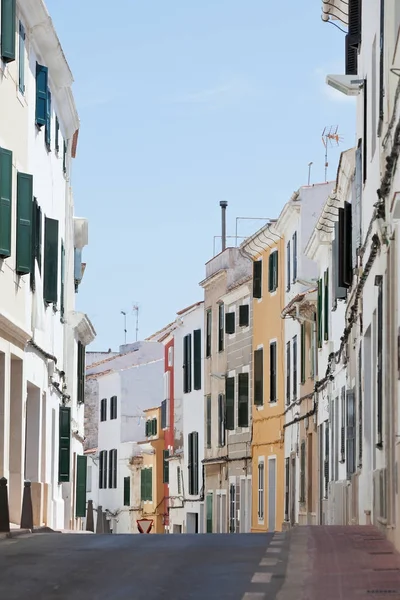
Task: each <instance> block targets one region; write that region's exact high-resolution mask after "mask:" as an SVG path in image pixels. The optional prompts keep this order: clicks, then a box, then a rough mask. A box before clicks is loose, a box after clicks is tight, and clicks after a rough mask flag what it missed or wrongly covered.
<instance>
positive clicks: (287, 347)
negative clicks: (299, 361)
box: [286, 342, 291, 404]
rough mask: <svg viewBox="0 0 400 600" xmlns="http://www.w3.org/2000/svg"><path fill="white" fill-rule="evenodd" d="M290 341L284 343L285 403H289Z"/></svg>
mask: <svg viewBox="0 0 400 600" xmlns="http://www.w3.org/2000/svg"><path fill="white" fill-rule="evenodd" d="M290 362H291V360H290V342H287V344H286V404H290V392H291V389H290Z"/></svg>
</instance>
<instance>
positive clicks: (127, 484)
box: [124, 477, 131, 506]
mask: <svg viewBox="0 0 400 600" xmlns="http://www.w3.org/2000/svg"><path fill="white" fill-rule="evenodd" d="M130 505H131V478H130V477H124V506H130Z"/></svg>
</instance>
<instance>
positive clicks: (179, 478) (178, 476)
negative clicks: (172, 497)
mask: <svg viewBox="0 0 400 600" xmlns="http://www.w3.org/2000/svg"><path fill="white" fill-rule="evenodd" d="M181 478H182V472H181V468H180V467H176V482H177V487H178V494H179V495H181V494H182V481H181Z"/></svg>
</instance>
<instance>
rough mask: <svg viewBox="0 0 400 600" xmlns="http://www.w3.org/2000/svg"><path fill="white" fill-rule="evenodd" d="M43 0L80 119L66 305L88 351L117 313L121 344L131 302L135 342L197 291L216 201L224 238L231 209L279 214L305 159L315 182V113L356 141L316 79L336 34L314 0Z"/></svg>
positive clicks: (345, 103)
mask: <svg viewBox="0 0 400 600" xmlns="http://www.w3.org/2000/svg"><path fill="white" fill-rule="evenodd" d="M47 6H48V9H49V12H50V14H51V16H52V18H53V21H54V23H55V26H56V29H57V32H58V35H59V38H60V40H61V43H62V45H63V49H64V52H65V54H66V57H67V60H68V62H69V64H70V66H71V69H72V72H73V74H74V79H75V83H74V87H73V90H74V95H75V99H76V104H77V108H78V112H79V115H80V119H81V130H80V135H79V146H78V153H77V158H76V160H75V161H74V165H73V188H74V197H75V207H76V214H77V215H78V216H85V217H87V218H88V219H89V246H88V247H87V248H85V250H84V259H85V261H86V262H87V268H86V272H85V276H84V279H83V282H82V285H81V287H80V290H79V293H78V296H77V305H78V309H79V310H82V311H84V312H86V313H87V314H88V315H89V317H90V318H91V320H92V322H93V324H94V326H95V329H96V331H97V339H96V341H95V342H94V343H93V344H92V346H91V347H90V349H91V350H94V349H96V350H107V349H108V348H112V349H117V348H118V346H119V344H122V343H123V342H124V333H123V316H122V315H121V310H125V311H127V313H128V341H133V340H134V326H135V323H134V316H133V314H132V310H131V306H132V304H133V303H134V302H136V303H138V304H139V307H140V316H139V337H140V338H144V337H146V336H148V335H150V334H151V333H153V332H154V331H156V330H158V329H160V328H161V327H162V326H163V325H165V324H167V323H168V322H170V321H172V320H173V319H174V318H175V313H176V311H178V310H180V309H182V308H184V307H185V306H187V305H189V304H191V303H192V302H195V301H197V300H199V299H201V298H202V289H201V288H200V287H199V285H198V282H199V281H201V279H203V278H204V272H205V271H204V264H205V262H206V261H207V260H209V259H210V258H211V257H212V254H213V237H214V235H219V234H220V208H219V201H220V200H227V201H228V203H229V205H228V215H227V216H228V234H229V235H234V233H235V222H236V217H237V216H249V217H276V216H278V214H279V212H280V210H281V208H282V206H283V204H284V203H285V202H286V201H287V200H288V199H289V197H290V195H291V194H292V192H293V191H294V190H295V189H297V188H298V187H299V186H300V185H303V184H306V183H307V174H308V166H307V165H308V163H309V162H310V161H312V162H313V163H314V164H313V166H312V172H311V181H312V182H314V183H316V182H321V181H323V180H324V147H323V145H322V142H321V133H322V130H323V128H324V126H325V125H335V126H336V125H339V127H340V133H341V134H342V136H343V138H344V139H343V143H342V144H341V147H340V149H341V150H344V149H346V148H349V147H351V146H353V145H354V141H355V133H354V131H355V129H354V124H355V121H354V119H355V104H354V101H353V100H352V99H348V98H346V97H345V96H343V95H341V94H340V93H339V92H336V91H335V90H332V89H331V88H328V87H327V86H326V85H325V75H326V74H327V73H343V72H344V34H343V33H341V32H340V31H339V30H338V29H336V28H335V27H333V26H332V25H329V24H327V23H323V22H322V21H321V3H320V2H318V1H317V2H298V0H287V2H285V3H271V2H265V0H248V1H247V2H244V1H243V0H169V1H168V2H166V0H146V1H145V2H143V1H140V2H139V1H138V0H137V1H135V0H118V1H116V2H114V3H109V2H105V0H83V1H82V0H79V1H78V0H68V2H60V1H59V0H47ZM113 8H115V10H114V12H113ZM340 149H339V150H338V149H332V150H330V156H329V162H330V168H329V178H330V179H333V178H334V177H335V175H336V167H337V161H338V158H339V152H340ZM260 225H261V223H260V222H251V221H250V222H249V221H247V222H241V224H240V225H239V232H238V233H239V235H248V234H250V233H252V232H253V231H255V230H256V229H258V228H259V227H260Z"/></svg>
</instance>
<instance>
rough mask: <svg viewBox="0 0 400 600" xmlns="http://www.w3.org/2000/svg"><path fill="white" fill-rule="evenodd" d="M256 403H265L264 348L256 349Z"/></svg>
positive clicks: (257, 404)
mask: <svg viewBox="0 0 400 600" xmlns="http://www.w3.org/2000/svg"><path fill="white" fill-rule="evenodd" d="M254 404H255V405H256V406H262V405H263V404H264V351H263V349H262V348H259V349H258V350H255V351H254Z"/></svg>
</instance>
